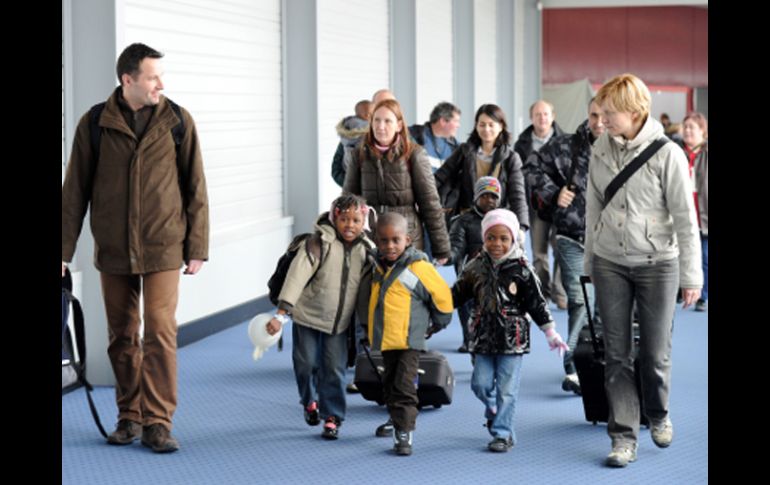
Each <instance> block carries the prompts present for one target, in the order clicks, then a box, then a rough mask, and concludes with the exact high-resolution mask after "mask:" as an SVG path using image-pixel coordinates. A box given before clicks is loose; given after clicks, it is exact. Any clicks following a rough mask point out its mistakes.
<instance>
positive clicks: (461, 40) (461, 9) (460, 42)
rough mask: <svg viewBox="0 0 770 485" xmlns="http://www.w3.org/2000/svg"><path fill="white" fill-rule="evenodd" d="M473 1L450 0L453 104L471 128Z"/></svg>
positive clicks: (474, 103) (472, 111) (473, 101)
mask: <svg viewBox="0 0 770 485" xmlns="http://www.w3.org/2000/svg"><path fill="white" fill-rule="evenodd" d="M473 29H474V27H473V0H452V30H453V34H454V44H453V50H454V63H453V69H454V98H455V99H454V104H456V105H457V107H458V108H460V110H461V111H462V112H463V118H464V119H467V120H469V121H470V125H466V124H465V123H463V124H464V126H470V127H471V128H470V129H465V128H464V131H466V132H469V131H470V130H472V129H473V128H472V126H473V116H474V115H475V114H476V100H475V99H474V87H475V83H474V80H473V73H474V70H475V67H476V61H475V58H474V55H473V45H474V40H473V39H474V36H473Z"/></svg>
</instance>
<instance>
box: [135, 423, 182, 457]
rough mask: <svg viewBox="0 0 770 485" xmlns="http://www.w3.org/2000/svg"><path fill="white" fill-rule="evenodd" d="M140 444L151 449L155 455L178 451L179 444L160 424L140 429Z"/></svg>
mask: <svg viewBox="0 0 770 485" xmlns="http://www.w3.org/2000/svg"><path fill="white" fill-rule="evenodd" d="M142 444H143V445H144V446H147V447H148V448H152V451H154V452H155V453H171V452H173V451H176V450H178V449H179V442H178V441H177V440H176V439H175V438H174V437H173V436H171V432H170V431H169V430H168V428H166V427H165V426H163V425H162V424H160V423H155V424H151V425H149V426H145V427H144V428H142Z"/></svg>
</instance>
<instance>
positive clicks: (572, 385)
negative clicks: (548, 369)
mask: <svg viewBox="0 0 770 485" xmlns="http://www.w3.org/2000/svg"><path fill="white" fill-rule="evenodd" d="M561 389H562V390H563V391H566V392H574V393H575V394H577V395H578V396H580V395H581V394H582V391H581V390H580V380H579V379H578V376H577V374H567V376H566V377H565V378H564V380H563V381H561Z"/></svg>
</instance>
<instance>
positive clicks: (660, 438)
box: [650, 418, 674, 448]
mask: <svg viewBox="0 0 770 485" xmlns="http://www.w3.org/2000/svg"><path fill="white" fill-rule="evenodd" d="M650 434H651V435H652V442H653V443H655V445H656V446H657V447H658V448H668V446H669V445H670V444H671V441H672V440H673V439H674V425H673V424H671V420H670V419H669V418H666V419H664V420H663V421H662V422H660V423H657V424H655V423H653V425H652V429H651V430H650Z"/></svg>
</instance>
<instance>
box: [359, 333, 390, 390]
mask: <svg viewBox="0 0 770 485" xmlns="http://www.w3.org/2000/svg"><path fill="white" fill-rule="evenodd" d="M362 342H363V341H362ZM361 347H363V348H364V352H366V358H367V360H369V364H371V366H372V369H374V373H375V374H377V380H378V381H380V385H381V386H385V384H384V383H383V382H382V372H385V369H381V368H379V367H377V364H375V363H374V359H372V354H370V353H369V346H368V345H366V344H363V343H362V344H361Z"/></svg>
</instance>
